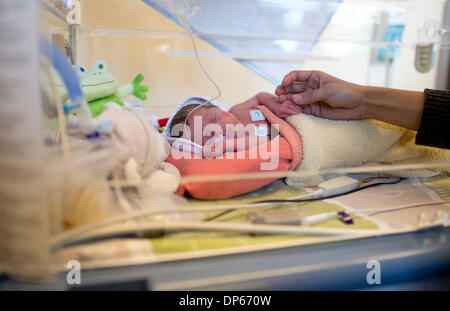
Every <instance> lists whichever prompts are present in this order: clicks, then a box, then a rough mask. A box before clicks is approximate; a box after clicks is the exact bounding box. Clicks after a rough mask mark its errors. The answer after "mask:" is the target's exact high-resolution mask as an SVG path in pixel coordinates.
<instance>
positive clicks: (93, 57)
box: [78, 0, 275, 117]
mask: <svg viewBox="0 0 450 311" xmlns="http://www.w3.org/2000/svg"><path fill="white" fill-rule="evenodd" d="M81 3H82V8H83V14H82V18H83V20H82V28H84V29H91V28H117V29H119V30H125V29H133V30H152V31H164V32H168V31H172V32H181V31H183V29H182V28H181V27H179V26H178V25H176V24H175V23H173V22H172V21H170V20H169V19H168V18H166V17H165V16H163V15H161V14H160V13H158V12H157V11H155V10H153V9H152V8H150V7H149V6H147V5H146V4H144V3H143V2H141V1H140V0H82V1H81ZM180 37H181V38H180ZM183 37H184V38H183ZM196 42H197V46H198V49H199V50H201V51H215V49H214V48H213V47H211V46H210V45H208V44H206V43H205V42H203V41H201V40H197V41H196ZM168 50H177V51H180V50H184V51H192V43H191V41H190V39H189V37H187V36H176V35H175V36H173V38H161V37H157V36H153V37H152V36H148V35H146V36H140V37H139V36H135V35H130V36H128V37H127V36H118V37H106V36H90V35H87V34H86V33H85V32H82V34H81V36H80V40H79V45H78V64H83V65H85V66H86V67H90V66H92V64H93V63H95V62H96V61H97V60H104V61H106V63H107V64H108V67H109V71H110V72H111V73H112V74H113V75H114V76H115V77H116V79H117V80H118V82H119V85H122V84H126V83H129V82H130V81H131V80H132V79H133V77H134V76H135V75H136V74H137V73H139V72H142V73H143V74H144V75H145V80H144V82H145V83H146V84H147V85H148V86H149V88H150V91H149V93H148V95H149V96H148V99H147V100H146V101H145V104H144V105H145V106H144V107H145V109H146V111H148V112H151V113H156V114H157V115H158V116H160V117H163V116H168V115H169V114H170V112H171V111H172V110H173V109H174V107H175V106H176V105H177V104H178V103H179V102H180V101H182V100H183V99H184V98H186V97H188V96H192V95H204V96H209V97H214V96H216V94H217V92H216V90H215V88H214V86H213V85H212V84H211V83H210V82H209V81H208V80H207V78H206V77H205V76H204V74H203V72H202V71H201V69H200V67H199V65H198V64H197V62H196V60H195V58H194V57H177V56H167V55H166V51H168ZM202 63H203V65H204V67H205V69H206V70H207V71H208V73H209V75H210V76H211V77H212V78H213V79H214V80H215V82H216V83H217V85H218V86H219V87H220V89H221V91H222V96H221V97H220V99H219V100H220V101H222V102H224V103H226V104H228V105H233V104H236V103H238V102H240V101H243V100H245V99H246V98H248V97H250V96H252V95H254V94H256V93H257V92H261V91H267V92H273V91H274V89H275V86H274V85H272V84H271V83H269V82H267V81H266V80H264V79H263V78H261V77H259V76H258V75H256V74H255V73H253V72H252V71H250V70H248V69H247V68H246V67H244V66H242V65H240V64H239V63H237V62H236V61H234V60H232V59H227V58H203V59H202Z"/></svg>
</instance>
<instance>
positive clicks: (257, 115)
mask: <svg viewBox="0 0 450 311" xmlns="http://www.w3.org/2000/svg"><path fill="white" fill-rule="evenodd" d="M250 118H252V121H264V120H265V119H266V117H264V115H263V114H262V112H261V111H259V110H250Z"/></svg>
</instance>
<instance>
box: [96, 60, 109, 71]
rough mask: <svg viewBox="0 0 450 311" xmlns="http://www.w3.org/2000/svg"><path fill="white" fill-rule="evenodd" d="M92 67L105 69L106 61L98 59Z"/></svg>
mask: <svg viewBox="0 0 450 311" xmlns="http://www.w3.org/2000/svg"><path fill="white" fill-rule="evenodd" d="M94 68H96V69H99V70H105V69H106V63H105V62H104V61H98V62H96V63H95V65H94Z"/></svg>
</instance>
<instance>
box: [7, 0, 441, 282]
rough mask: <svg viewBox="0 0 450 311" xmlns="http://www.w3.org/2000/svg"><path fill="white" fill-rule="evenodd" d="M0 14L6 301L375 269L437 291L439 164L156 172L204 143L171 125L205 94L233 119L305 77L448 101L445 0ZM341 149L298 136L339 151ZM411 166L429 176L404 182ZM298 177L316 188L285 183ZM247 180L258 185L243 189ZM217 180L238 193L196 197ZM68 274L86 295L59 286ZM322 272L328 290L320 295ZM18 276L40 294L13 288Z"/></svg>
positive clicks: (170, 0)
mask: <svg viewBox="0 0 450 311" xmlns="http://www.w3.org/2000/svg"><path fill="white" fill-rule="evenodd" d="M0 6H4V10H3V11H0V22H2V23H4V24H5V25H8V27H7V28H5V29H8V30H7V31H5V30H0V42H1V46H0V64H4V65H5V67H4V68H5V70H2V72H1V73H0V79H1V80H0V92H1V93H0V94H2V98H1V99H0V101H1V103H2V105H1V106H2V108H1V113H0V116H1V117H0V128H1V129H2V132H3V134H0V146H1V148H0V150H1V151H0V166H1V167H5V168H6V169H4V170H3V169H2V170H0V177H1V178H0V179H1V180H0V185H1V188H0V196H1V197H2V198H4V199H2V203H1V204H2V205H1V206H0V214H1V215H2V217H0V225H1V228H0V232H1V234H0V235H1V236H2V239H1V241H0V274H4V275H5V278H4V281H0V289H11V288H17V289H23V288H26V289H34V288H36V289H39V288H40V286H44V287H45V288H48V287H51V288H54V289H78V288H81V289H94V288H101V289H108V288H109V287H108V286H109V285H110V284H119V285H120V284H122V283H123V284H124V286H130V288H139V289H155V290H182V289H317V288H321V289H323V288H330V289H347V288H348V289H353V288H370V287H371V284H369V283H367V282H366V275H365V274H364V273H360V272H358V271H359V270H361V267H364V268H365V266H366V263H367V262H368V261H369V260H371V259H374V260H379V261H381V262H383V264H385V267H388V268H387V269H386V271H389V274H388V275H386V276H385V279H384V280H385V281H384V282H385V283H384V284H383V286H385V287H384V288H391V287H392V288H395V286H397V285H396V284H404V283H405V282H416V281H417V280H418V279H420V278H426V277H429V278H433V277H436V275H438V274H439V273H441V272H442V274H443V275H444V274H445V273H447V274H445V276H442V278H446V279H447V280H448V279H449V277H448V276H449V274H448V271H449V270H448V269H449V267H448V260H449V259H450V251H449V250H450V245H449V241H450V231H449V228H448V213H449V212H450V203H449V202H450V201H449V200H450V179H449V177H448V172H449V170H448V167H450V163H448V162H446V163H442V161H441V162H436V163H435V162H427V161H422V162H420V161H419V162H418V161H415V158H413V157H412V158H410V159H409V158H408V159H407V158H405V159H395V160H393V159H392V158H389V157H388V156H386V157H385V158H384V159H383V160H380V161H379V162H377V161H375V162H376V164H377V165H372V164H373V162H371V163H369V161H367V163H364V164H361V165H356V166H350V165H348V166H345V165H344V166H343V167H336V166H333V165H331V164H330V165H328V166H326V165H324V166H314V165H312V166H308V167H307V169H305V170H303V171H298V170H292V169H288V167H289V165H290V163H291V162H294V161H295V159H294V158H295V157H294V156H292V155H290V158H288V156H285V154H288V155H289V154H290V151H282V152H280V161H281V162H282V161H286V163H287V164H286V168H284V169H278V170H274V171H264V170H263V171H252V170H250V169H243V170H241V171H239V170H235V169H234V168H235V167H236V166H238V165H237V164H236V165H235V164H231V165H230V166H229V169H227V168H225V169H222V170H218V171H220V172H221V173H215V174H206V173H205V172H209V171H208V170H209V169H210V170H211V171H212V172H216V171H215V169H216V167H217V166H218V165H219V164H214V165H210V166H212V167H213V168H203V167H202V166H199V167H197V166H195V167H194V166H192V167H193V168H192V169H191V171H189V174H186V173H185V171H183V170H182V169H180V167H177V165H176V162H174V161H172V160H168V159H171V157H172V155H171V151H170V150H171V147H172V148H174V146H177V144H178V145H179V146H181V147H177V148H178V149H180V151H181V152H192V153H193V154H194V155H193V157H194V156H195V155H196V154H198V153H200V154H201V148H202V146H199V145H198V144H193V143H192V142H190V141H186V140H182V139H175V138H173V137H170V135H169V136H168V135H167V132H168V131H167V128H164V125H165V124H166V123H165V122H167V119H168V118H169V119H170V118H172V117H173V115H174V113H175V112H177V111H176V109H179V108H177V107H179V106H180V103H183V102H185V103H186V104H188V101H189V100H191V99H195V100H197V101H198V100H199V98H201V99H202V102H206V103H214V102H215V101H217V102H218V104H217V106H220V105H223V107H225V108H223V109H222V108H221V109H222V110H223V111H228V110H229V107H232V106H234V105H235V104H238V103H241V102H243V101H244V100H246V99H247V98H251V97H252V96H254V95H255V94H258V93H261V92H268V93H274V90H275V88H276V86H277V85H279V84H280V82H281V81H282V79H283V77H284V76H285V75H286V74H287V73H289V72H291V71H293V70H299V69H305V70H319V71H324V72H327V73H329V74H331V75H334V76H337V77H339V78H341V79H343V80H346V81H350V82H353V83H357V84H364V85H371V86H382V87H389V88H397V89H406V90H415V91H423V90H424V89H425V88H431V89H448V88H449V87H450V79H449V75H450V66H449V60H450V54H449V53H450V33H449V32H450V26H449V19H450V11H449V10H450V4H449V3H448V1H444V0H432V1H426V2H425V1H419V0H417V1H416V0H409V1H408V0H405V1H388V0H385V1H384V0H383V1H362V0H361V1H360V0H322V1H312V0H304V1H303V0H302V1H275V0H258V1H254V0H228V1H220V0H214V1H212V0H133V1H130V0H40V1H34V0H20V1H17V0H5V1H3V4H0ZM36 25H38V27H37V28H38V29H39V31H36ZM2 28H3V27H2ZM14 36H16V37H18V38H20V40H13V39H11V38H13V37H14ZM11 42H14V43H11ZM13 54H14V55H13ZM13 56H14V57H13ZM18 84H20V85H21V87H16V85H18ZM222 103H223V104H222ZM201 105H203V104H201ZM174 111H175V112H174ZM255 113H259V114H258V115H257V116H255V115H254V114H255ZM260 114H261V112H260V111H259V110H251V118H252V120H253V121H263V120H265V117H264V116H262V117H261V115H260ZM3 116H5V117H3ZM188 116H189V115H188ZM186 119H187V118H186ZM304 126H306V125H304ZM324 126H327V125H326V124H325V125H324ZM345 126H347V125H345ZM367 127H368V129H367V133H369V132H370V131H371V130H372V129H371V128H369V125H368V126H367ZM315 128H319V127H315ZM320 129H322V127H320ZM339 130H343V128H339ZM345 130H349V131H350V130H352V128H351V125H349V127H348V129H345ZM384 130H386V131H388V130H389V129H384ZM370 133H371V132H370ZM281 134H282V135H281V136H280V135H278V136H277V139H278V140H282V139H284V136H287V135H285V132H281ZM333 135H334V133H329V132H328V133H327V132H324V134H322V136H320V135H319V134H317V136H314V137H311V138H310V141H314V139H316V140H317V139H321V141H322V144H323V145H327V146H328V147H329V148H330V150H332V148H331V147H333V146H334V145H332V143H331V142H330V143H328V142H327V136H328V139H330V141H331V139H332V137H333ZM359 135H360V136H361V137H366V136H364V135H366V134H365V133H361V134H359ZM370 135H372V134H370ZM370 135H369V134H367V137H372V136H370ZM402 135H403V134H402ZM408 135H409V134H408ZM408 135H407V134H404V135H403V136H402V137H409V136H408ZM411 135H412V134H411ZM260 136H267V133H266V132H265V134H264V135H260ZM356 136H357V135H356V133H355V137H356ZM221 138H222V137H221ZM225 138H226V137H225ZM223 139H224V138H223ZM277 139H275V140H274V141H276V140H277ZM405 139H406V138H405ZM308 141H309V140H308V139H303V144H304V145H303V147H304V148H303V151H305V148H306V147H305V146H306V145H305V144H308ZM277 143H278V141H277ZM283 144H285V145H286V146H288V145H289V144H291V147H292V142H291V141H287V142H285V141H284V140H283V141H280V146H281V147H280V148H283V146H284V145H283ZM340 144H341V143H340ZM171 145H172V146H171ZM319 145H320V144H319V143H317V144H315V146H317V148H319ZM341 145H342V146H346V145H345V142H342V144H341ZM373 145H376V143H375V142H373V143H371V142H370V141H369V142H368V144H367V146H366V149H367V150H369V149H370V148H373ZM392 145H394V144H392ZM277 146H278V145H277ZM330 146H331V147H330ZM348 146H349V148H355V149H356V147H354V146H353V144H352V143H351V144H350V143H349V144H348ZM324 148H325V149H324V150H327V152H329V151H328V149H326V148H327V147H326V146H325V147H324ZM333 148H334V147H333ZM361 148H362V147H361ZM392 148H394V147H392ZM288 149H289V148H286V150H288ZM199 150H200V151H199ZM283 150H284V149H283ZM289 150H290V149H289ZM333 150H334V149H333ZM374 150H375V149H374ZM197 151H199V152H197ZM318 154H319V152H318ZM392 154H394V156H395V157H401V156H402V153H401V152H400V151H399V150H394V151H393V152H392ZM443 158H445V157H443ZM193 159H194V160H195V159H197V158H195V157H194V158H193ZM277 159H278V158H277ZM258 160H259V158H258ZM371 160H373V159H371ZM397 160H398V161H397ZM298 161H300V159H299V160H298ZM308 161H310V160H309V158H308V157H307V156H306V155H304V156H303V163H307V162H308ZM320 161H321V159H320V157H319V156H318V155H314V159H311V162H314V163H319V162H320ZM323 162H327V161H323ZM328 162H330V163H332V161H328ZM174 163H175V164H174ZM183 163H188V162H183ZM202 163H203V162H202ZM211 163H212V162H211ZM214 163H219V162H214ZM236 163H237V162H236ZM282 164H283V163H282ZM297 164H298V163H297ZM239 165H240V164H239ZM246 165H247V164H246ZM248 165H252V164H248ZM280 165H281V164H280ZM283 165H284V164H283ZM442 167H444V169H443V170H442V171H439V172H438V173H435V172H436V170H437V169H441V168H442ZM419 170H421V172H426V174H423V175H420V174H419V175H418V174H414V173H411V174H409V173H402V174H403V175H401V174H400V175H396V172H410V171H411V172H417V171H419ZM193 171H194V172H197V173H195V174H194V173H192V172H193ZM380 172H382V173H380ZM300 177H302V178H303V177H305V178H308V179H302V183H297V184H296V183H295V181H298V180H299V179H298V178H300ZM318 178H319V179H318ZM269 179H270V181H271V182H270V183H269V182H264V181H267V180H269ZM249 180H255V185H260V186H259V187H256V186H255V187H254V188H251V189H250V188H249V190H248V191H244V190H242V189H246V188H245V187H246V182H248V181H249ZM286 180H287V182H286ZM305 180H308V181H311V183H310V184H307V183H306V182H304V181H305ZM312 180H315V182H314V184H313V183H312ZM214 183H216V184H218V183H220V184H219V185H225V186H224V188H227V189H228V188H230V189H231V188H232V190H233V191H239V189H240V190H242V191H241V192H234V193H237V194H239V195H238V196H228V197H226V196H224V197H217V199H212V196H211V193H213V191H222V189H216V188H220V187H222V186H220V187H216V188H208V187H209V186H211V185H214ZM294 184H295V185H297V186H296V187H293V185H294ZM299 184H301V185H303V187H298V185H299ZM181 185H192V186H191V187H190V188H189V187H187V186H186V187H185V193H186V194H187V193H189V194H190V196H189V195H187V196H186V195H185V196H182V195H180V194H182V193H180V192H179V191H180V189H181ZM196 185H197V186H196ZM198 185H200V186H198ZM230 185H233V186H230ZM196 187H197V188H196ZM364 188H367V189H364ZM193 189H194V190H193ZM211 189H212V190H211ZM236 189H237V190H236ZM359 190H362V191H359ZM195 191H197V192H195ZM223 191H225V190H223ZM196 193H201V195H198V196H196ZM208 195H209V196H208ZM202 196H203V197H202ZM194 197H195V198H194ZM379 237H381V239H380V238H379ZM411 262H412V263H411ZM200 263H202V264H200ZM414 263H416V264H414ZM77 264H78V265H81V274H82V275H83V282H84V283H81V284H80V283H78V282H77V280H76V279H74V280H72V281H71V280H70V279H69V278H68V277H67V278H66V276H67V275H68V272H70V271H71V269H73V267H77ZM399 267H401V268H399ZM397 268H398V269H397ZM105 271H107V273H105ZM444 272H445V273H444ZM386 273H388V272H386ZM332 274H333V275H335V276H336V277H338V278H340V280H341V282H339V283H340V285H339V286H338V285H336V283H333V282H330V283H327V281H326V280H327V279H328V278H327V276H329V275H332ZM225 275H226V276H227V277H225ZM308 275H309V276H314V277H313V278H312V277H310V278H308V277H306V278H305V276H308ZM55 276H57V278H54V277H55ZM30 280H32V281H37V282H36V283H35V284H33V285H29V284H28V285H24V284H25V283H22V282H21V281H30ZM49 280H51V281H49ZM129 280H132V282H131V283H130V282H129ZM41 282H44V283H41ZM42 284H45V285H42ZM126 284H128V285H126ZM414 284H416V285H415V286H416V287H418V288H420V286H421V285H420V283H414ZM439 284H440V283H439ZM30 286H31V287H30ZM398 286H401V285H398ZM400 288H401V287H400Z"/></svg>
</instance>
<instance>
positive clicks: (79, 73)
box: [75, 66, 86, 79]
mask: <svg viewBox="0 0 450 311" xmlns="http://www.w3.org/2000/svg"><path fill="white" fill-rule="evenodd" d="M75 71H76V72H77V76H78V79H81V77H83V76H84V75H85V74H86V69H85V68H84V67H83V66H77V67H76V68H75Z"/></svg>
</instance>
